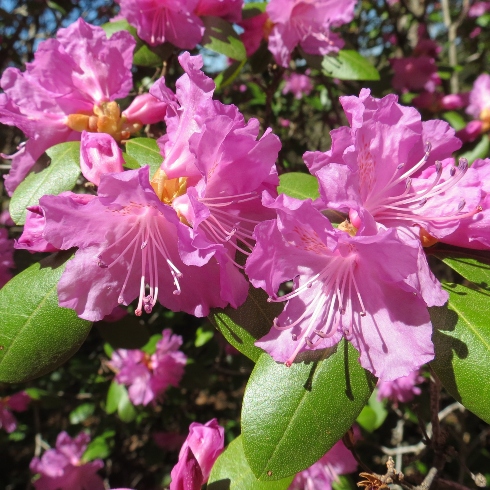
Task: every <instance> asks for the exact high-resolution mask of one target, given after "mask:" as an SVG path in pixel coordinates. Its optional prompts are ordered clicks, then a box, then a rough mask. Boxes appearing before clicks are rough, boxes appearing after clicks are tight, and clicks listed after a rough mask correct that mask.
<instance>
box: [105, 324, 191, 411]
mask: <svg viewBox="0 0 490 490" xmlns="http://www.w3.org/2000/svg"><path fill="white" fill-rule="evenodd" d="M162 335H163V338H162V339H160V340H159V341H158V343H157V345H156V351H155V353H154V354H152V355H149V354H147V353H145V352H143V351H141V350H136V349H135V350H127V349H118V350H115V351H114V352H113V353H112V358H111V361H110V362H109V363H108V366H110V367H111V368H112V369H114V370H115V371H116V372H117V374H116V378H115V379H116V381H117V382H118V383H120V384H124V385H126V386H129V390H128V392H129V398H130V400H131V401H132V402H133V403H134V404H135V405H148V404H149V403H150V402H156V401H159V400H160V401H161V399H162V398H163V394H164V393H165V391H166V390H167V388H168V387H169V386H175V387H177V386H178V385H179V383H180V380H181V379H182V376H183V375H184V367H185V364H186V361H187V357H186V355H185V354H184V353H183V352H181V351H180V350H179V347H180V346H181V345H182V337H180V336H179V335H173V334H172V331H171V330H170V329H165V330H164V331H163V332H162Z"/></svg>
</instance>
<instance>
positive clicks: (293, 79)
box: [282, 73, 313, 100]
mask: <svg viewBox="0 0 490 490" xmlns="http://www.w3.org/2000/svg"><path fill="white" fill-rule="evenodd" d="M284 80H285V82H286V85H284V88H283V89H282V93H283V94H288V93H292V94H293V95H294V96H295V97H296V98H297V99H298V100H299V99H301V98H302V97H303V95H309V94H310V92H311V91H312V90H313V84H312V83H311V80H310V77H309V76H308V73H306V74H305V75H302V74H300V73H291V74H290V75H289V76H285V77H284Z"/></svg>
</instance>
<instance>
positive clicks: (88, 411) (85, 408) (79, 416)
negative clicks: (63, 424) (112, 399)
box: [69, 403, 95, 425]
mask: <svg viewBox="0 0 490 490" xmlns="http://www.w3.org/2000/svg"><path fill="white" fill-rule="evenodd" d="M94 412H95V404H94V403H82V404H81V405H78V407H77V408H75V409H74V410H72V411H71V412H70V415H69V419H70V424H72V425H76V424H81V423H82V422H83V421H85V420H87V419H88V418H89V417H90V416H91V415H93V413H94Z"/></svg>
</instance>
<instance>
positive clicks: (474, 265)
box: [439, 248, 490, 288]
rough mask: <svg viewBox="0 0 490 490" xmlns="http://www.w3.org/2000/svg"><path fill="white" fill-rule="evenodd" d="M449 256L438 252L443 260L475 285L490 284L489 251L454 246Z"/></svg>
mask: <svg viewBox="0 0 490 490" xmlns="http://www.w3.org/2000/svg"><path fill="white" fill-rule="evenodd" d="M448 255H449V256H446V257H445V256H444V254H440V255H439V256H440V257H442V258H443V260H444V262H445V263H446V264H447V265H448V266H449V267H451V269H453V270H455V271H456V272H457V273H458V274H461V275H462V276H463V277H464V278H465V279H468V281H471V282H473V283H475V284H476V285H477V286H480V287H482V288H486V287H488V286H489V285H490V252H489V251H486V250H469V249H462V248H454V249H452V250H451V251H449V252H448Z"/></svg>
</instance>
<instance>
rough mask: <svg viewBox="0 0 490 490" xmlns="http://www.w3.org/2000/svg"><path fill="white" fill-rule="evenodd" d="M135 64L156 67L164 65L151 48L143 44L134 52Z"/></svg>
mask: <svg viewBox="0 0 490 490" xmlns="http://www.w3.org/2000/svg"><path fill="white" fill-rule="evenodd" d="M133 63H134V64H135V65H137V66H149V67H156V66H160V65H161V64H162V58H161V57H160V56H159V55H158V54H157V53H155V52H154V51H153V50H152V49H151V48H150V47H149V46H147V45H146V44H142V45H141V46H140V47H137V48H136V50H135V52H134V56H133Z"/></svg>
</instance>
